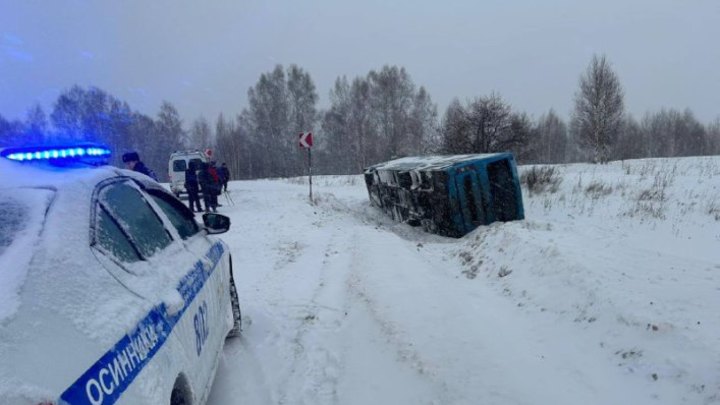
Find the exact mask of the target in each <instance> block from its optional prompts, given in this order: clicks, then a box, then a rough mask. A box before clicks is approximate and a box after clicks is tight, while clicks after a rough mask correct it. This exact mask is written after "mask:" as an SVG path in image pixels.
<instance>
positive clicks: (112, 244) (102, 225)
mask: <svg viewBox="0 0 720 405" xmlns="http://www.w3.org/2000/svg"><path fill="white" fill-rule="evenodd" d="M98 211H99V214H98V225H97V228H96V238H97V242H98V244H99V245H100V246H102V248H103V249H105V250H106V251H107V252H108V253H110V254H112V255H113V256H115V257H117V258H118V259H120V260H121V261H123V262H126V263H132V262H136V261H138V260H140V256H139V255H138V252H137V250H135V247H133V245H132V244H131V243H130V241H129V240H128V238H127V236H126V235H125V234H124V233H123V231H122V229H120V227H119V226H118V224H117V223H116V222H115V221H114V220H113V219H112V217H110V215H109V214H108V213H107V211H105V210H104V209H102V208H101V209H100V210H98Z"/></svg>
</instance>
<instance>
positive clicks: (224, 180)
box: [218, 162, 230, 191]
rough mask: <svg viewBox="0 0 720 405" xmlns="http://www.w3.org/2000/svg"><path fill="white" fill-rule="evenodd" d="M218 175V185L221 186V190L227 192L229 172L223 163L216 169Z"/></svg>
mask: <svg viewBox="0 0 720 405" xmlns="http://www.w3.org/2000/svg"><path fill="white" fill-rule="evenodd" d="M218 175H220V183H221V184H222V187H223V190H225V191H227V185H228V181H230V170H228V168H227V165H226V164H225V162H223V164H222V165H221V166H220V169H218Z"/></svg>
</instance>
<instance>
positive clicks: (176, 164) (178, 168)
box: [173, 159, 187, 172]
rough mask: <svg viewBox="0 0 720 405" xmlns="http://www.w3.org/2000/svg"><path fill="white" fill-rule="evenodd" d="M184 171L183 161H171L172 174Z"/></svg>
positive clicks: (184, 163)
mask: <svg viewBox="0 0 720 405" xmlns="http://www.w3.org/2000/svg"><path fill="white" fill-rule="evenodd" d="M185 170H187V163H186V162H185V159H178V160H173V171H174V172H184V171H185Z"/></svg>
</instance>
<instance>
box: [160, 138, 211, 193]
mask: <svg viewBox="0 0 720 405" xmlns="http://www.w3.org/2000/svg"><path fill="white" fill-rule="evenodd" d="M207 161H208V158H207V156H206V155H205V154H204V153H203V152H200V151H199V150H195V151H179V152H173V154H172V155H170V162H169V163H168V176H169V177H170V190H171V191H172V192H173V194H175V196H177V197H178V198H181V196H182V197H184V198H187V191H186V190H185V170H187V168H188V166H189V165H190V162H195V167H196V168H198V169H199V168H200V162H206V163H207Z"/></svg>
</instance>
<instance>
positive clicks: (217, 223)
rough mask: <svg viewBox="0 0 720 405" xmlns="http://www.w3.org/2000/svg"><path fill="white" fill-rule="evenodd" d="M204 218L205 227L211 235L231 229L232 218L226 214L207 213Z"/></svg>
mask: <svg viewBox="0 0 720 405" xmlns="http://www.w3.org/2000/svg"><path fill="white" fill-rule="evenodd" d="M202 219H203V224H205V229H206V230H207V232H208V234H210V235H215V234H218V233H225V232H227V231H228V229H230V218H228V217H226V216H225V215H220V214H213V213H205V214H203V216H202Z"/></svg>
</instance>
